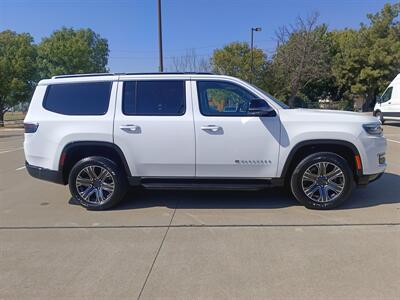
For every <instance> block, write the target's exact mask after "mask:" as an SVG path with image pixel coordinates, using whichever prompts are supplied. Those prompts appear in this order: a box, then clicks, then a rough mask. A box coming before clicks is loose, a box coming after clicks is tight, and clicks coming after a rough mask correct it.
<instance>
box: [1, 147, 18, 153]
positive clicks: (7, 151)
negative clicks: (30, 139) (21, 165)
mask: <svg viewBox="0 0 400 300" xmlns="http://www.w3.org/2000/svg"><path fill="white" fill-rule="evenodd" d="M22 149H24V148H23V147H20V148H15V149H10V150H5V151H1V152H0V154H4V153H10V152H14V151H19V150H22Z"/></svg>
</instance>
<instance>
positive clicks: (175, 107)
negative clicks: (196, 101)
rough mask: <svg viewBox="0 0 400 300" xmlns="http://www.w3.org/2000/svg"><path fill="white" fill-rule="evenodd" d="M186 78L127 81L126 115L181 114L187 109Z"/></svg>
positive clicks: (125, 93) (125, 95)
mask: <svg viewBox="0 0 400 300" xmlns="http://www.w3.org/2000/svg"><path fill="white" fill-rule="evenodd" d="M185 93H186V92H185V81H184V80H144V81H125V82H124V87H123V99H122V111H123V113H124V114H125V115H145V116H181V115H183V114H185V111H186V97H185Z"/></svg>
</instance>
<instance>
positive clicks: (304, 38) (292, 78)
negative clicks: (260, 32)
mask: <svg viewBox="0 0 400 300" xmlns="http://www.w3.org/2000/svg"><path fill="white" fill-rule="evenodd" d="M317 20H318V14H316V13H314V14H312V15H310V17H308V18H307V19H306V20H304V19H302V18H300V17H299V18H298V20H297V23H296V24H295V25H294V26H289V27H286V26H285V27H282V28H280V29H279V31H278V32H277V33H276V37H277V41H278V45H277V49H276V52H275V55H274V56H273V61H272V65H271V75H272V76H273V85H274V87H275V95H276V96H278V97H286V98H288V102H289V105H290V106H294V102H295V99H296V97H297V96H298V94H299V92H300V91H301V90H302V89H304V88H305V87H306V86H307V85H309V84H311V83H313V82H314V83H315V82H316V81H320V80H324V79H325V78H327V77H328V76H329V67H330V64H329V61H330V53H329V39H328V30H327V26H326V25H317Z"/></svg>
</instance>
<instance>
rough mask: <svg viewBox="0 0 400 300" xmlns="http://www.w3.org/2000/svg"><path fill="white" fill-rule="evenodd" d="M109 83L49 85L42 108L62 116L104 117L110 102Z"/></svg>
mask: <svg viewBox="0 0 400 300" xmlns="http://www.w3.org/2000/svg"><path fill="white" fill-rule="evenodd" d="M111 84H112V83H111V82H88V83H71V84H54V85H49V86H48V87H47V90H46V96H45V99H44V102H43V107H44V108H45V109H47V110H49V111H52V112H56V113H59V114H63V115H104V114H105V113H106V112H107V110H108V104H109V101H110V92H111Z"/></svg>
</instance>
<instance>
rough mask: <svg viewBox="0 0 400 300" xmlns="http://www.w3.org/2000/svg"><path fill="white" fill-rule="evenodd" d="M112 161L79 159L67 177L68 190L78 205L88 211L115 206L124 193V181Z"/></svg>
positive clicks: (94, 157) (99, 157)
mask: <svg viewBox="0 0 400 300" xmlns="http://www.w3.org/2000/svg"><path fill="white" fill-rule="evenodd" d="M123 175H124V174H123V172H122V171H121V169H120V168H118V166H117V165H116V164H115V162H113V161H112V160H110V159H108V158H105V157H101V156H92V157H87V158H84V159H81V160H80V161H78V162H77V163H76V164H75V166H74V167H73V168H72V170H71V172H70V175H69V189H70V191H71V194H72V196H73V197H74V198H75V199H76V200H78V201H79V202H80V204H81V205H82V206H84V207H86V208H87V209H90V210H104V209H107V208H110V207H112V206H115V205H116V204H117V203H118V202H120V201H121V200H122V198H123V197H124V195H125V193H126V187H127V184H126V179H125V177H124V176H123Z"/></svg>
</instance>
